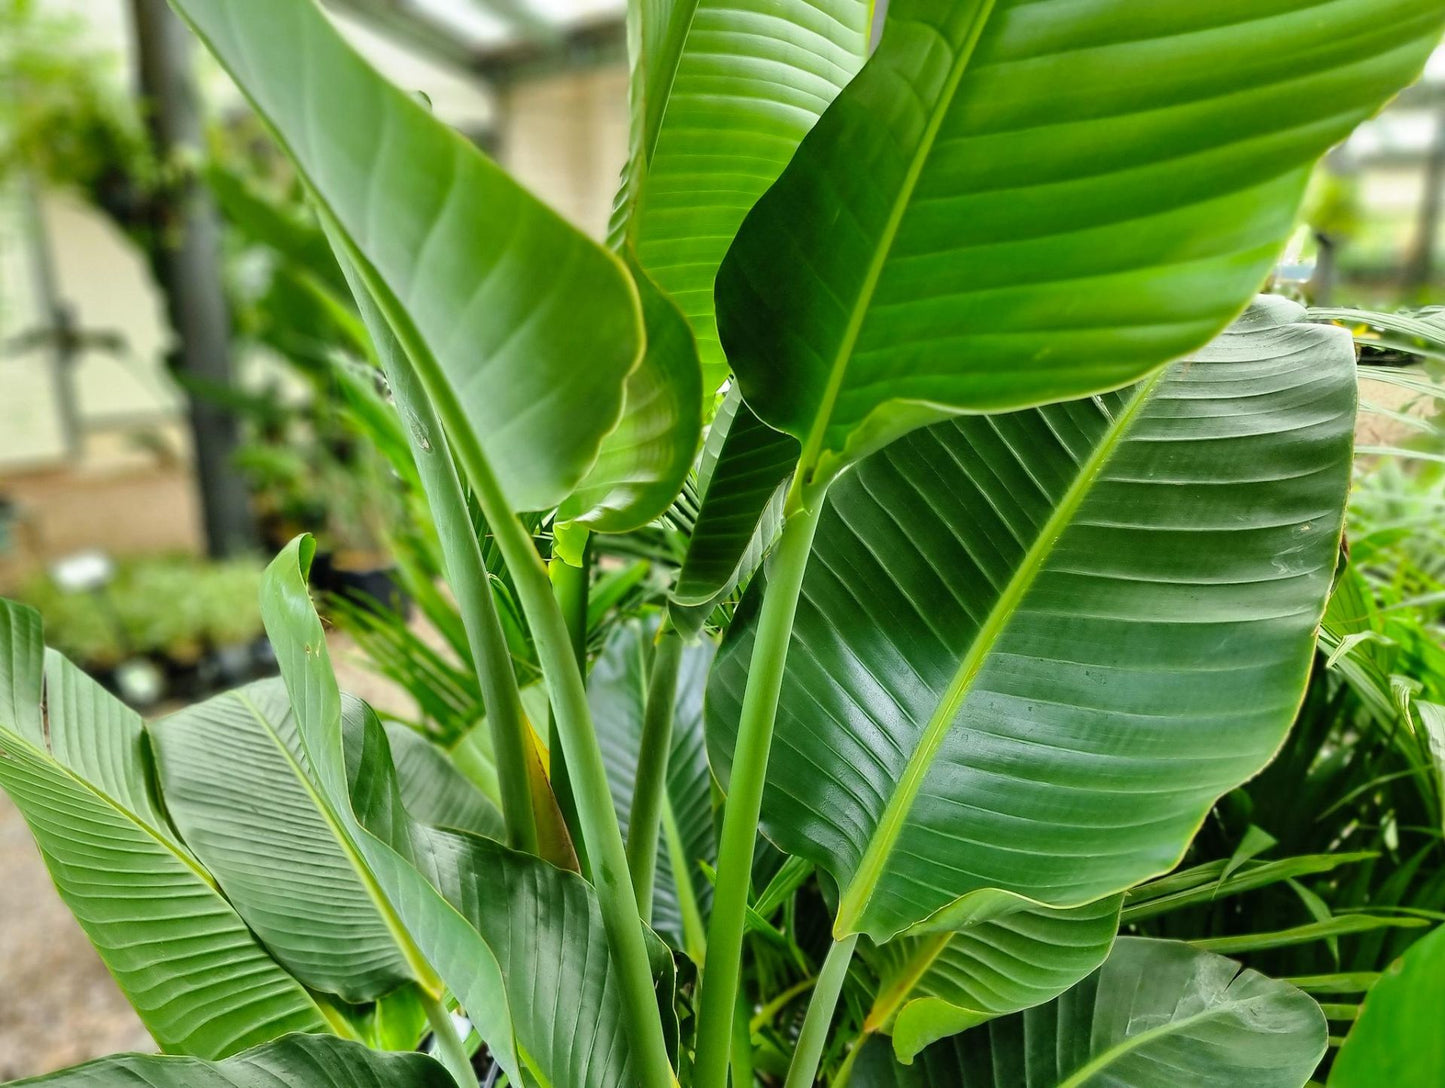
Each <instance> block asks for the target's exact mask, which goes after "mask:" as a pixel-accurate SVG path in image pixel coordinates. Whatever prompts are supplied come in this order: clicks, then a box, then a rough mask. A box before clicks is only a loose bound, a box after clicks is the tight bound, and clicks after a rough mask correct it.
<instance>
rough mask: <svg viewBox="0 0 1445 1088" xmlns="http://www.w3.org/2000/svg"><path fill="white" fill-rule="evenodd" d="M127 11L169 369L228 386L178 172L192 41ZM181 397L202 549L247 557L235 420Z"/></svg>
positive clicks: (185, 179) (198, 220) (212, 244)
mask: <svg viewBox="0 0 1445 1088" xmlns="http://www.w3.org/2000/svg"><path fill="white" fill-rule="evenodd" d="M131 14H132V17H133V19H134V23H135V32H136V46H137V69H138V73H137V74H138V76H139V90H140V95H141V100H142V105H143V108H144V111H145V115H146V121H147V124H148V126H149V128H150V132H151V138H152V141H153V142H154V145H155V151H156V157H157V159H158V160H159V161H160V162H161V163H163V164H165V167H166V171H165V172H166V173H167V174H168V175H173V177H172V179H171V180H169V181H168V182H167V188H166V190H165V191H164V192H163V193H162V194H161V195H160V198H159V205H158V207H157V215H156V217H155V238H154V242H153V244H152V247H151V250H152V251H151V254H150V257H151V264H152V267H153V269H154V271H155V275H156V279H157V282H158V283H159V284H160V287H161V291H162V292H163V294H164V295H165V304H166V312H167V314H168V316H169V318H170V323H171V328H172V329H173V330H174V333H175V336H176V343H175V346H174V347H173V349H172V351H171V355H170V358H169V360H168V362H169V364H170V366H171V367H172V368H173V369H174V370H175V371H176V372H178V373H179V372H185V373H188V374H191V375H193V376H195V377H196V378H198V379H200V380H201V385H202V387H203V388H208V387H209V388H214V387H217V386H228V385H230V384H232V378H231V352H230V348H231V344H230V340H231V324H230V315H229V313H228V312H227V307H226V298H225V293H224V290H223V288H222V285H221V275H220V269H219V267H218V261H219V254H220V223H219V220H218V219H217V216H216V210H215V207H214V205H213V204H212V202H211V199H210V195H209V193H207V191H206V189H205V187H204V186H203V185H201V184H200V183H199V182H198V181H197V180H196V178H195V177H194V175H193V173H192V172H191V171H190V170H188V169H185V162H186V159H187V158H188V157H189V158H191V159H195V158H198V157H199V156H200V154H201V153H202V147H203V131H202V121H201V108H200V99H199V95H198V92H197V90H196V84H195V78H194V75H193V72H192V69H191V63H190V50H191V38H190V34H189V32H188V31H187V30H186V28H185V26H184V25H183V24H182V23H181V21H180V19H178V18H177V17H176V16H175V15H174V14H173V13H172V12H171V10H170V8H169V7H167V6H166V0H131ZM187 397H188V400H189V408H190V411H189V416H190V425H191V434H192V439H193V442H194V447H195V463H196V482H197V486H198V488H199V491H200V500H201V511H202V518H203V521H204V524H205V532H206V546H207V550H208V551H209V553H210V554H211V555H212V556H224V555H234V554H236V553H237V552H242V551H246V550H249V549H251V548H253V547H254V546H255V541H256V534H255V524H254V521H253V519H252V516H251V509H250V502H249V496H248V493H247V490H246V486H245V483H244V481H243V480H242V479H241V477H240V476H239V475H238V474H237V472H236V470H235V467H234V465H233V463H232V455H233V453H234V451H235V449H236V446H237V443H238V440H239V428H238V425H237V421H236V418H235V416H234V415H232V414H231V412H230V411H228V410H227V409H225V408H223V407H221V406H219V405H216V404H213V403H209V402H207V401H206V400H205V399H204V397H202V396H197V395H196V394H195V393H190V392H188V393H187Z"/></svg>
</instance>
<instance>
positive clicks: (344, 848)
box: [150, 680, 425, 1004]
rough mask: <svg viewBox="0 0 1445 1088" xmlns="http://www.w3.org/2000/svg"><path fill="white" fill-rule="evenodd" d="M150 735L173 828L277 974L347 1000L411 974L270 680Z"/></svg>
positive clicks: (173, 719) (281, 693)
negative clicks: (279, 967) (277, 965)
mask: <svg viewBox="0 0 1445 1088" xmlns="http://www.w3.org/2000/svg"><path fill="white" fill-rule="evenodd" d="M150 734H151V738H152V742H153V743H154V745H155V750H156V765H157V771H158V776H159V778H160V783H161V790H162V793H163V795H164V797H165V801H166V806H167V808H168V809H169V811H170V813H171V816H172V817H173V818H174V819H175V822H176V826H177V827H178V828H179V829H180V832H181V835H182V836H183V837H184V838H185V841H186V843H187V845H189V846H190V848H191V849H192V850H194V851H195V852H196V855H197V856H198V857H199V858H200V859H201V861H202V862H203V863H204V864H205V866H206V868H207V869H209V870H210V872H211V873H213V874H214V875H215V878H216V880H217V881H218V882H219V883H220V885H221V889H222V890H223V891H224V892H225V893H226V897H227V898H228V899H229V900H230V901H231V903H232V904H233V905H234V906H235V907H236V910H237V911H238V912H239V913H240V915H241V917H243V918H244V919H245V920H246V923H247V924H248V925H249V926H250V927H251V929H252V930H253V931H255V933H256V935H257V936H258V937H260V938H261V940H262V942H263V943H264V944H265V945H266V947H267V948H268V949H270V951H271V954H272V955H273V956H275V957H276V959H277V960H279V961H280V962H281V963H282V964H283V965H284V966H285V967H286V969H287V970H288V971H290V972H291V973H292V974H293V975H295V976H296V977H297V978H298V979H300V980H301V981H302V982H304V983H305V984H306V985H307V986H308V987H310V988H311V989H313V990H319V991H321V992H323V993H331V994H336V995H337V996H339V997H340V998H341V999H342V1000H343V1001H346V1002H348V1003H350V1004H361V1003H362V1002H365V1001H370V1000H372V999H374V998H376V997H379V996H381V995H382V994H385V993H388V992H390V991H392V990H394V989H396V988H397V987H399V986H401V985H402V984H403V983H406V982H409V981H412V980H413V979H414V978H416V977H418V973H419V970H418V967H416V966H413V965H410V964H409V963H408V961H407V946H408V941H407V939H406V937H405V936H404V934H401V933H400V932H399V931H400V922H399V920H398V919H397V918H396V916H395V913H394V912H393V911H392V909H391V906H390V904H389V903H388V902H387V901H386V899H385V897H384V896H383V895H382V893H381V890H380V889H379V888H377V887H376V882H375V878H374V877H373V876H372V874H371V872H370V870H369V868H368V867H367V865H366V863H365V861H364V860H363V858H362V856H361V853H360V851H359V849H358V848H357V846H356V844H355V842H354V840H353V837H352V835H351V834H350V833H349V832H348V831H347V829H346V828H345V826H344V823H343V821H342V820H341V819H340V818H339V817H338V816H337V815H336V814H335V813H334V812H333V811H332V806H331V804H330V802H329V801H328V800H327V799H326V798H325V796H324V795H323V794H322V793H321V790H320V787H319V786H318V784H317V783H315V782H314V781H313V780H312V776H311V774H310V772H309V770H308V761H307V757H306V753H305V751H304V750H303V748H302V746H301V740H300V737H299V736H298V735H297V732H296V718H295V715H294V714H293V713H292V712H291V702H290V699H289V698H288V697H287V695H286V688H285V686H284V685H283V684H282V683H281V682H280V681H279V680H266V681H262V682H260V683H257V684H251V685H249V686H247V687H244V688H241V689H239V690H237V691H232V692H227V693H226V694H224V695H218V696H216V697H215V698H214V699H208V700H206V701H205V702H203V703H199V704H197V705H195V706H192V707H189V708H187V709H186V710H183V711H181V712H180V713H178V714H173V715H171V716H170V717H168V718H165V719H163V720H161V721H160V722H157V723H155V724H154V725H152V726H151V727H150ZM424 971H425V968H424V967H421V968H420V972H421V973H424Z"/></svg>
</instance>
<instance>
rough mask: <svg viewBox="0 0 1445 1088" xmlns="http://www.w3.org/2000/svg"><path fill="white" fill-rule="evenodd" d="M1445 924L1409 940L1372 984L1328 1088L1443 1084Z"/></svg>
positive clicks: (1431, 1086) (1402, 1087)
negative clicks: (1401, 954)
mask: <svg viewBox="0 0 1445 1088" xmlns="http://www.w3.org/2000/svg"><path fill="white" fill-rule="evenodd" d="M1442 1007H1445V927H1440V928H1437V929H1436V930H1435V931H1434V932H1433V933H1431V934H1430V935H1429V936H1428V937H1426V938H1424V939H1423V940H1421V941H1419V942H1418V943H1416V944H1414V945H1413V946H1411V948H1410V950H1409V951H1408V952H1406V953H1405V956H1404V958H1403V959H1402V960H1401V961H1400V962H1399V963H1396V964H1395V965H1394V966H1392V967H1391V968H1390V969H1389V970H1388V971H1386V972H1385V973H1384V974H1383V975H1381V976H1380V981H1379V982H1377V983H1375V984H1374V986H1372V987H1371V988H1370V993H1369V996H1368V997H1366V998H1365V1005H1364V1008H1363V1009H1362V1010H1361V1012H1360V1018H1359V1020H1357V1021H1356V1023H1355V1026H1354V1027H1353V1028H1351V1029H1350V1034H1349V1035H1347V1036H1346V1037H1345V1043H1344V1046H1342V1047H1340V1052H1339V1054H1338V1055H1337V1056H1336V1057H1335V1064H1334V1068H1332V1069H1331V1070H1330V1082H1329V1084H1330V1088H1434V1086H1435V1085H1438V1084H1445V1032H1442V1031H1441V1030H1440V1010H1441V1008H1442Z"/></svg>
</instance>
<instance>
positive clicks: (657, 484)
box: [559, 267, 703, 533]
mask: <svg viewBox="0 0 1445 1088" xmlns="http://www.w3.org/2000/svg"><path fill="white" fill-rule="evenodd" d="M633 271H634V274H635V283H636V286H637V291H638V294H639V296H640V297H641V300H642V319H643V324H644V327H645V329H646V335H647V347H646V350H645V351H644V352H643V356H642V361H641V362H640V363H638V365H637V369H636V370H634V371H633V372H632V373H631V374H630V375H629V376H628V378H627V385H626V387H625V391H624V398H623V400H624V404H623V411H622V420H621V422H619V423H618V425H617V427H616V429H614V430H613V431H612V433H610V434H609V435H607V437H606V438H604V439H603V440H602V448H601V450H600V452H599V454H598V457H597V462H596V463H595V464H594V465H593V466H592V468H591V470H590V471H589V472H588V473H587V476H586V477H585V478H584V479H583V481H582V482H581V484H579V485H578V487H577V490H576V491H575V492H573V493H572V495H571V496H570V497H569V498H568V499H567V501H566V502H565V503H564V504H563V506H562V510H561V512H560V514H559V516H560V517H561V518H563V519H564V520H567V519H570V520H572V521H575V522H577V523H578V524H579V525H586V526H588V527H590V528H592V529H596V530H597V531H599V532H604V533H623V532H628V531H630V530H632V529H638V528H641V527H642V526H643V525H646V524H647V523H648V522H649V521H652V520H653V519H654V518H656V517H659V516H660V515H661V514H663V513H664V512H665V511H666V510H667V508H668V506H669V505H670V504H671V503H672V500H673V499H674V498H676V497H677V493H678V492H679V491H680V490H681V489H682V484H683V481H684V480H686V479H687V473H688V470H689V469H691V468H692V462H693V458H694V456H695V455H696V454H697V446H698V442H699V441H700V440H701V437H702V407H703V404H702V402H703V388H702V373H701V371H700V370H699V368H698V362H697V347H696V345H695V344H694V343H693V338H692V331H691V330H690V329H689V328H688V326H687V321H686V320H685V319H684V318H683V316H682V314H680V313H679V312H678V310H677V307H676V306H675V305H674V304H673V302H672V300H671V299H669V298H668V297H667V296H666V295H664V294H663V293H662V292H661V291H660V290H658V288H657V286H656V285H655V284H653V283H652V281H651V280H649V279H648V278H647V276H646V274H645V273H643V272H642V271H641V270H640V269H636V268H635V267H634V268H633Z"/></svg>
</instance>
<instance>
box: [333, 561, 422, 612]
mask: <svg viewBox="0 0 1445 1088" xmlns="http://www.w3.org/2000/svg"><path fill="white" fill-rule="evenodd" d="M331 592H332V593H335V594H336V595H337V596H339V597H346V598H348V599H351V600H356V599H358V598H360V599H362V600H363V601H365V600H368V599H369V600H372V601H375V602H377V603H378V604H381V605H384V606H386V607H387V608H390V609H391V610H392V611H394V612H396V613H398V614H399V615H400V616H401V617H402V618H403V619H405V618H409V617H410V616H411V598H410V597H408V596H407V595H406V591H405V590H403V589H402V588H401V583H400V582H399V581H398V580H397V577H396V568H395V567H394V566H382V567H375V568H372V569H368V570H349V569H343V568H341V567H333V568H332V571H331Z"/></svg>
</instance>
